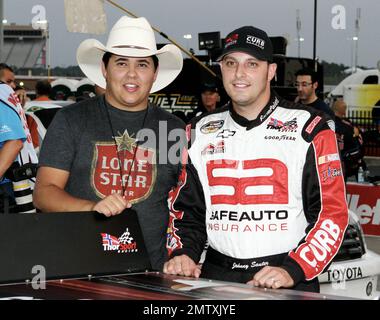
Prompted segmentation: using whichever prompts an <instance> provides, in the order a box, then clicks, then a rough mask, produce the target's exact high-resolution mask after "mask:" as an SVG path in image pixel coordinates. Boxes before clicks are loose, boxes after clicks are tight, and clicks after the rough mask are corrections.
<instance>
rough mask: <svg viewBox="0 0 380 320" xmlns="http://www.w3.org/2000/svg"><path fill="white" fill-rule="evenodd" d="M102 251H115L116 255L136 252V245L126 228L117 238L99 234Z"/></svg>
mask: <svg viewBox="0 0 380 320" xmlns="http://www.w3.org/2000/svg"><path fill="white" fill-rule="evenodd" d="M101 235H102V241H103V249H104V251H117V252H118V253H127V252H137V251H138V249H137V243H136V241H134V240H133V237H131V234H130V232H129V231H128V228H127V229H126V230H125V232H124V233H123V234H122V235H121V236H120V237H119V238H117V237H115V236H112V235H110V234H108V233H101Z"/></svg>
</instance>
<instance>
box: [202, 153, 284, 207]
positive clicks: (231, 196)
mask: <svg viewBox="0 0 380 320" xmlns="http://www.w3.org/2000/svg"><path fill="white" fill-rule="evenodd" d="M240 164H241V168H242V169H243V170H244V171H245V170H252V169H271V170H270V171H271V172H270V173H265V174H264V175H257V176H252V175H251V176H246V177H244V176H242V177H236V175H244V173H243V172H242V171H241V169H239V168H240ZM206 167H207V178H208V181H209V186H210V190H211V204H212V205H217V204H228V205H237V204H242V205H252V204H255V205H259V204H266V205H268V204H287V203H288V199H289V196H288V194H289V193H288V168H287V167H286V165H285V163H283V162H281V161H279V160H277V159H270V158H265V159H254V160H243V161H240V160H232V159H222V160H210V161H207V164H206ZM214 170H218V172H219V174H220V176H216V175H215V174H214ZM225 170H226V171H225ZM231 171H235V174H232V173H231ZM268 171H269V170H268ZM218 186H225V187H227V188H220V190H219V188H214V187H218ZM250 187H255V188H254V189H255V192H249V191H248V189H249V188H250ZM227 189H229V191H228V192H226V190H227Z"/></svg>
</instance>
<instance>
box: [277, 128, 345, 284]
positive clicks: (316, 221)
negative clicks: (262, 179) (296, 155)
mask: <svg viewBox="0 0 380 320" xmlns="http://www.w3.org/2000/svg"><path fill="white" fill-rule="evenodd" d="M314 131H316V133H312V134H311V135H310V137H307V138H310V140H311V143H310V147H309V149H308V152H307V155H306V161H305V166H304V170H303V176H302V197H303V207H304V212H305V216H306V219H307V222H308V226H307V228H306V230H305V233H306V236H305V238H304V239H302V241H301V242H300V243H299V244H298V246H297V248H295V249H294V250H292V251H290V252H289V255H288V256H287V258H286V259H285V261H284V265H283V267H284V269H286V270H287V271H288V273H289V274H290V276H291V277H292V278H293V280H294V282H295V283H298V282H299V281H302V280H304V279H305V280H312V279H313V278H315V277H317V276H318V275H319V274H320V273H322V272H323V271H324V269H325V268H326V267H328V265H329V264H330V262H331V261H332V259H333V258H334V256H335V255H336V254H337V252H338V250H339V248H340V246H341V244H342V241H343V237H344V233H345V230H346V228H347V224H348V208H347V203H346V191H345V184H344V178H343V174H342V168H341V162H340V158H339V151H338V147H337V142H336V137H335V133H334V131H333V130H331V129H330V128H329V126H328V125H327V123H324V124H322V127H320V128H319V129H317V128H316V129H315V130H314Z"/></svg>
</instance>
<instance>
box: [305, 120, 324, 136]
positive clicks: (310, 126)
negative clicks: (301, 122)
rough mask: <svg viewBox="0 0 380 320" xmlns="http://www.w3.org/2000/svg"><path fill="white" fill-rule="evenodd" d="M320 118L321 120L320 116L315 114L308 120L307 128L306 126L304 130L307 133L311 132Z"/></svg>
mask: <svg viewBox="0 0 380 320" xmlns="http://www.w3.org/2000/svg"><path fill="white" fill-rule="evenodd" d="M321 120H322V117H320V116H316V117H315V118H314V119H313V121H312V122H310V124H309V125H308V126H307V128H306V130H305V131H306V132H307V133H308V134H311V133H312V132H313V130H314V128H315V127H316V125H317V124H318V123H319V122H320V121H321Z"/></svg>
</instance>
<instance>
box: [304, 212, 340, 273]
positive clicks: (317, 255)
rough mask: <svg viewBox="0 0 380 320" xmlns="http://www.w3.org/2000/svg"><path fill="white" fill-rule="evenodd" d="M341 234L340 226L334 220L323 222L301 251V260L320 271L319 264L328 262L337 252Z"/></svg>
mask: <svg viewBox="0 0 380 320" xmlns="http://www.w3.org/2000/svg"><path fill="white" fill-rule="evenodd" d="M340 233H341V230H340V228H339V225H337V224H336V223H334V222H333V221H332V220H330V219H326V220H324V221H322V223H321V227H320V229H319V230H317V231H316V232H315V233H314V235H313V236H312V237H311V238H310V241H309V242H308V243H307V244H305V245H304V246H303V247H302V249H301V251H300V257H301V259H303V260H304V261H305V262H306V263H307V264H308V265H310V266H311V267H312V268H315V269H316V271H318V269H319V268H318V266H317V265H318V262H324V261H326V260H328V259H329V258H330V256H331V255H332V254H333V252H335V250H334V249H336V245H337V242H338V241H339V235H340ZM317 261H318V262H317Z"/></svg>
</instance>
